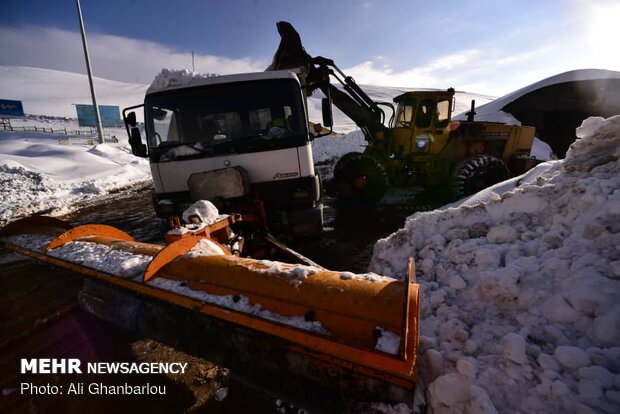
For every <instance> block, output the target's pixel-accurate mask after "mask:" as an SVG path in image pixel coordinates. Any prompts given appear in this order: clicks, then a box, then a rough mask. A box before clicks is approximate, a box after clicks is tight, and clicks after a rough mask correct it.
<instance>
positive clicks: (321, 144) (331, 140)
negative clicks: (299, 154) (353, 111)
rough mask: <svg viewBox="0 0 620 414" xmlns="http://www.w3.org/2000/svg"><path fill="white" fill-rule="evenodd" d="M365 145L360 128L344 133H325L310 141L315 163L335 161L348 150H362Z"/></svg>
mask: <svg viewBox="0 0 620 414" xmlns="http://www.w3.org/2000/svg"><path fill="white" fill-rule="evenodd" d="M366 145H367V144H366V140H365V139H364V134H363V133H362V131H360V130H357V131H354V132H350V133H348V134H346V135H327V136H324V137H321V138H316V139H315V140H314V141H313V142H312V155H313V157H314V162H315V163H322V162H329V161H335V160H337V159H339V158H340V157H342V156H343V155H344V154H347V153H349V152H363V151H364V147H365V146H366Z"/></svg>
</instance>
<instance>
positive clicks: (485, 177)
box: [451, 154, 510, 199]
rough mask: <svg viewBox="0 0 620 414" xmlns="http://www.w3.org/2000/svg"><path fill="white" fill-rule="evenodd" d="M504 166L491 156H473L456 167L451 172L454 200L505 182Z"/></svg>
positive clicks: (508, 175) (506, 172) (506, 173)
mask: <svg viewBox="0 0 620 414" xmlns="http://www.w3.org/2000/svg"><path fill="white" fill-rule="evenodd" d="M509 177H510V173H509V172H508V168H506V164H504V162H503V161H502V160H500V159H499V158H496V157H493V156H492V155H484V154H483V155H474V156H473V157H471V158H467V159H465V160H463V161H461V162H460V163H458V164H457V165H456V167H455V168H454V170H453V172H452V182H451V189H452V194H453V195H454V197H455V198H457V199H459V198H463V197H467V196H469V195H472V194H475V193H477V192H478V191H480V190H482V189H484V188H487V187H490V186H492V185H493V184H496V183H499V182H501V181H504V180H507V179H508V178H509Z"/></svg>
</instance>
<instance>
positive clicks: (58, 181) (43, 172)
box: [0, 122, 151, 225]
mask: <svg viewBox="0 0 620 414" xmlns="http://www.w3.org/2000/svg"><path fill="white" fill-rule="evenodd" d="M54 125H56V126H59V125H62V123H58V122H57V123H55V124H54ZM47 126H48V127H49V125H47ZM150 182H151V173H150V170H149V164H148V161H147V160H145V159H143V158H138V157H134V156H133V155H132V154H131V153H130V152H129V148H128V145H127V143H126V139H125V140H124V143H123V141H122V140H121V142H120V143H105V144H97V145H96V144H92V143H89V142H88V140H87V139H86V138H84V136H80V137H77V136H74V137H71V136H69V137H68V136H65V135H58V134H49V133H40V132H10V131H1V130H0V200H1V201H0V225H2V224H6V223H7V222H9V221H12V220H14V219H17V218H20V217H24V216H28V215H31V214H37V213H46V214H49V215H59V214H64V213H68V212H70V211H73V210H74V209H75V208H77V207H79V206H80V205H83V204H84V203H87V202H89V200H90V201H93V200H95V199H97V198H100V197H102V196H105V195H108V194H110V193H112V192H116V191H119V190H122V189H129V188H131V187H134V186H138V185H148V184H150Z"/></svg>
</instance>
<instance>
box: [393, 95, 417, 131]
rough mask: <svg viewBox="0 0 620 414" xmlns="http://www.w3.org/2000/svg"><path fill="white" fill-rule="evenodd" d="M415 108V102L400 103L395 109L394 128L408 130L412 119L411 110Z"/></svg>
mask: <svg viewBox="0 0 620 414" xmlns="http://www.w3.org/2000/svg"><path fill="white" fill-rule="evenodd" d="M414 108H415V100H408V101H407V102H400V103H399V104H398V107H397V108H396V117H395V119H396V124H395V125H396V127H400V128H409V127H410V126H411V121H412V119H413V110H414Z"/></svg>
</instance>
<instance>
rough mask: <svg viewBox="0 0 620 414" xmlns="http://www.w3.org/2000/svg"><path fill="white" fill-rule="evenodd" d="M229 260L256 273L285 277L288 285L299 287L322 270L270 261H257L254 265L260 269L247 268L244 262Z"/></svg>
mask: <svg viewBox="0 0 620 414" xmlns="http://www.w3.org/2000/svg"><path fill="white" fill-rule="evenodd" d="M229 260H231V261H232V262H233V263H234V264H236V265H239V266H246V267H248V268H249V269H251V270H252V271H253V272H256V273H268V274H278V275H282V276H285V277H287V278H288V279H290V281H289V283H290V284H292V285H294V286H299V285H301V282H302V281H303V280H305V279H306V278H307V277H308V276H312V275H313V274H315V273H318V272H320V271H321V270H323V269H321V268H318V267H314V266H307V265H301V264H290V263H282V262H276V261H271V260H257V261H256V264H258V265H259V266H260V267H254V266H251V265H249V266H247V265H246V264H245V263H244V262H242V261H238V260H236V259H235V258H230V259H229Z"/></svg>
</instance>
